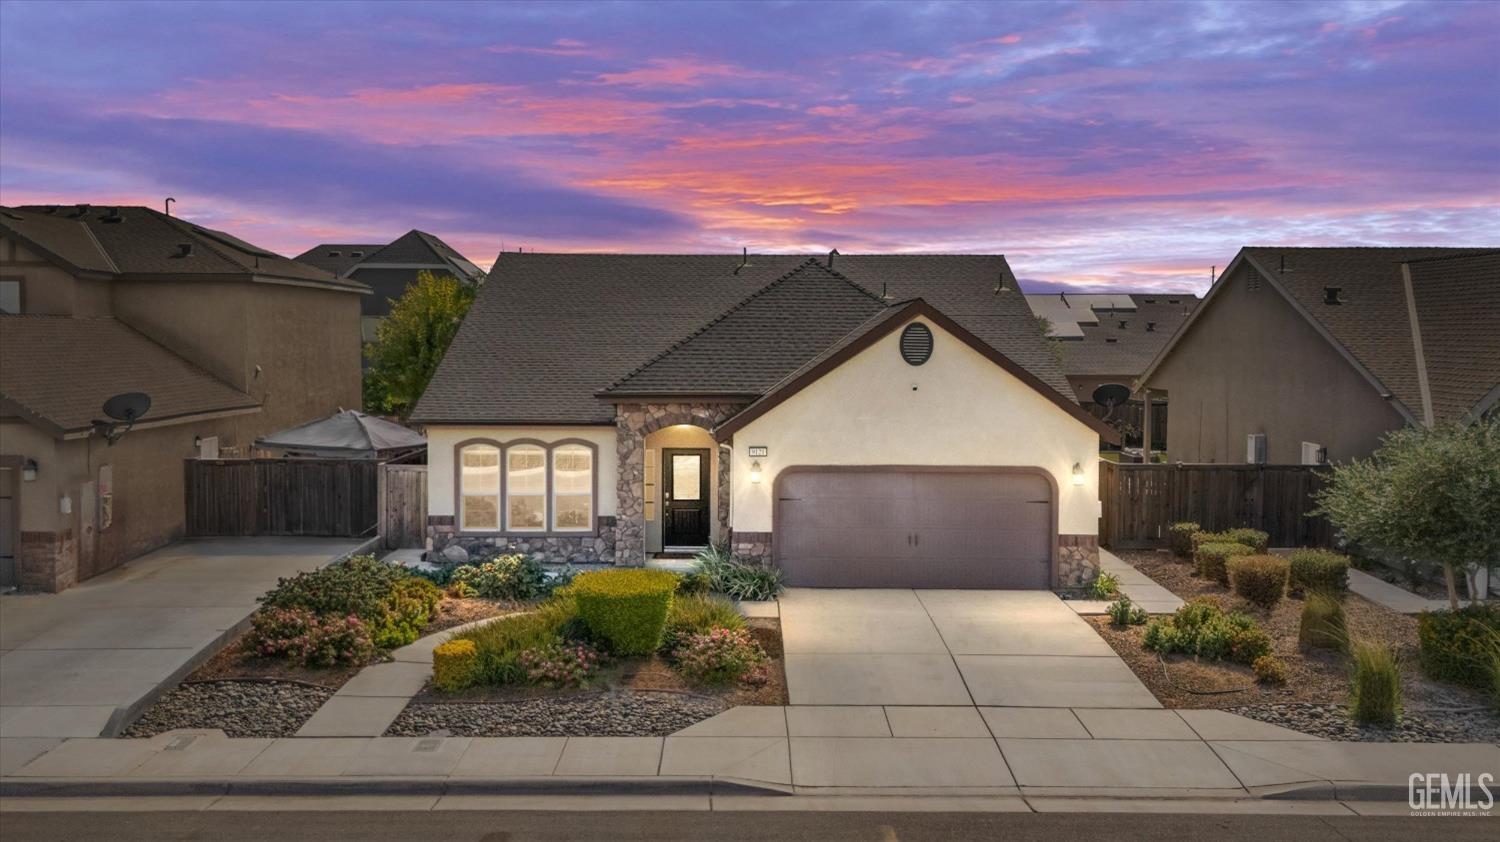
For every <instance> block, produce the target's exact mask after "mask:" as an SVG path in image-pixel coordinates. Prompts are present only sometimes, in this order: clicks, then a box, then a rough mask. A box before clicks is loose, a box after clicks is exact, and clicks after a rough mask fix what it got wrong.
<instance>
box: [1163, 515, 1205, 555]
mask: <svg viewBox="0 0 1500 842" xmlns="http://www.w3.org/2000/svg"><path fill="white" fill-rule="evenodd" d="M1202 530H1203V528H1202V527H1200V526H1199V525H1198V524H1196V523H1190V522H1186V521H1185V522H1183V523H1174V524H1172V525H1171V526H1168V527H1167V541H1168V543H1169V545H1170V546H1171V547H1172V555H1175V556H1177V557H1178V558H1192V556H1193V535H1194V533H1197V532H1201V531H1202Z"/></svg>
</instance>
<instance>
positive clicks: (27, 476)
mask: <svg viewBox="0 0 1500 842" xmlns="http://www.w3.org/2000/svg"><path fill="white" fill-rule="evenodd" d="M21 481H22V482H36V460H35V459H27V460H26V461H25V462H23V463H22V464H21Z"/></svg>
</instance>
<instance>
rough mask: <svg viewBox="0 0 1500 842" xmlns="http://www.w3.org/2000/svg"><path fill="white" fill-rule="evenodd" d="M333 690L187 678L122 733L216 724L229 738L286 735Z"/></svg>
mask: <svg viewBox="0 0 1500 842" xmlns="http://www.w3.org/2000/svg"><path fill="white" fill-rule="evenodd" d="M332 696H333V690H331V689H329V688H327V687H320V686H318V685H316V684H306V683H303V682H299V681H274V680H265V681H255V680H227V681H186V682H183V683H182V684H179V685H178V686H177V687H174V688H173V689H172V690H170V691H168V692H167V693H165V694H164V695H162V697H161V698H159V699H157V700H156V702H155V703H154V704H153V705H151V707H150V708H148V709H147V710H146V712H145V713H144V714H142V715H141V717H140V718H139V719H137V720H136V721H135V722H133V723H132V724H131V725H130V727H129V728H127V729H126V730H125V732H124V734H122V735H121V736H125V737H153V736H155V735H157V734H161V733H164V732H166V731H171V730H173V729H176V728H218V729H220V730H222V731H223V732H224V733H225V734H226V735H228V736H230V737H290V736H292V735H293V734H295V733H297V729H298V728H301V727H302V723H304V722H306V721H307V720H308V719H309V718H311V717H312V715H313V714H314V713H316V712H317V710H318V708H320V707H322V706H323V703H324V702H327V701H328V699H329V698H330V697H332Z"/></svg>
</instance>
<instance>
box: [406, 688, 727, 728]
mask: <svg viewBox="0 0 1500 842" xmlns="http://www.w3.org/2000/svg"><path fill="white" fill-rule="evenodd" d="M731 706H732V705H731V704H730V703H729V702H727V701H725V700H724V699H723V698H720V697H712V696H700V695H695V694H691V693H677V692H670V691H659V690H656V691H642V690H608V691H602V692H580V693H576V694H574V695H571V696H562V697H559V696H549V697H541V698H534V699H521V700H516V701H508V702H414V703H412V704H411V705H408V706H407V708H406V710H404V711H402V713H401V715H400V716H399V717H397V718H396V721H395V722H394V723H392V725H391V727H390V729H389V730H387V731H386V734H385V735H386V736H388V737H426V736H431V735H434V734H441V735H448V736H458V737H578V736H590V737H664V736H666V735H668V734H671V733H674V732H676V731H680V730H682V729H683V728H686V727H688V726H689V725H692V724H693V723H695V722H701V721H702V720H705V719H708V718H709V717H711V716H714V715H716V714H719V713H722V712H724V711H725V710H728V709H729V708H730V707H731Z"/></svg>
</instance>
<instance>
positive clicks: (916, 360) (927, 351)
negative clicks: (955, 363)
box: [901, 322, 932, 365]
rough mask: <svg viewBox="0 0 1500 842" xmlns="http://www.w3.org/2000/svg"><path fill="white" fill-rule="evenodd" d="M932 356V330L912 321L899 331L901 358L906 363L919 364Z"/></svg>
mask: <svg viewBox="0 0 1500 842" xmlns="http://www.w3.org/2000/svg"><path fill="white" fill-rule="evenodd" d="M931 356H932V330H931V329H929V328H928V327H927V325H924V324H922V323H921V322H913V323H911V324H909V325H907V326H906V329H905V330H903V331H901V359H903V360H906V362H907V364H908V365H921V364H922V363H925V362H927V359H928V357H931Z"/></svg>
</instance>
